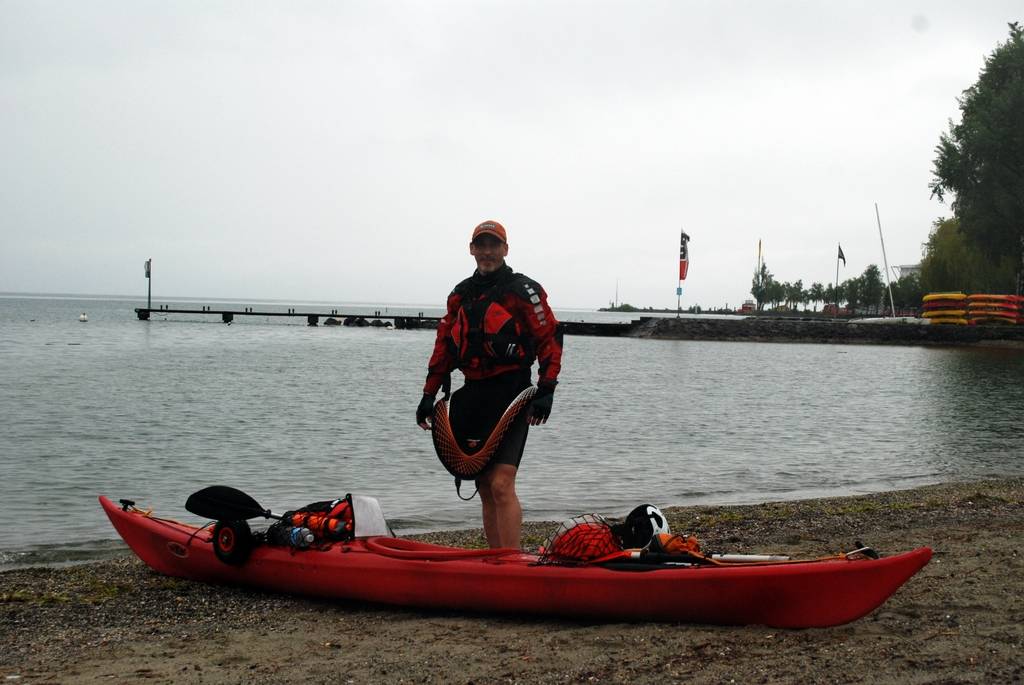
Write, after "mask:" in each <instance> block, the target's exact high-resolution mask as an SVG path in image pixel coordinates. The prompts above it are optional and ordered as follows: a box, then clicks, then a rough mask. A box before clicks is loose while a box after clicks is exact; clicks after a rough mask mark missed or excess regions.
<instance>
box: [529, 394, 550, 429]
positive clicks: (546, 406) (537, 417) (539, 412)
mask: <svg viewBox="0 0 1024 685" xmlns="http://www.w3.org/2000/svg"><path fill="white" fill-rule="evenodd" d="M554 399H555V387H554V386H553V385H538V386H537V394H536V395H534V396H533V401H532V402H530V425H531V426H536V425H538V424H541V423H547V421H548V417H549V416H551V403H552V402H553V401H554Z"/></svg>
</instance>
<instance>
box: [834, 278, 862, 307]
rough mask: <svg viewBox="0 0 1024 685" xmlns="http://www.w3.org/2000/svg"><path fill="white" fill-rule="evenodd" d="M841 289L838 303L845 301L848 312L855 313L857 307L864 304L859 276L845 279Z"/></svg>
mask: <svg viewBox="0 0 1024 685" xmlns="http://www.w3.org/2000/svg"><path fill="white" fill-rule="evenodd" d="M841 287H842V294H841V295H840V297H839V301H840V302H842V301H843V300H844V299H845V300H846V306H847V307H849V308H850V311H856V309H857V307H859V306H861V305H862V304H863V303H864V288H863V284H862V283H861V278H860V276H855V277H854V278H848V279H846V280H845V281H843V284H842V286H841Z"/></svg>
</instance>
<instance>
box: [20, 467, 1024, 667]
mask: <svg viewBox="0 0 1024 685" xmlns="http://www.w3.org/2000/svg"><path fill="white" fill-rule="evenodd" d="M168 513H172V512H168ZM580 513H583V512H580ZM607 513H615V512H607ZM621 513H622V514H625V513H626V512H621ZM666 513H667V514H668V515H669V521H670V523H671V525H672V528H673V530H674V531H676V532H681V531H692V532H694V533H695V534H696V535H697V536H698V538H700V540H701V542H702V545H703V547H704V548H705V549H714V550H720V551H733V552H753V551H759V552H760V551H771V552H784V553H790V554H794V555H819V554H830V553H834V552H838V551H843V550H847V549H852V548H853V546H854V545H855V544H856V541H858V540H859V541H863V542H864V543H866V544H869V545H871V546H873V547H875V548H876V549H877V550H879V551H880V552H882V553H883V554H892V553H896V552H901V551H905V550H908V549H911V548H914V547H919V546H921V545H928V546H930V547H932V548H933V549H934V551H935V556H934V558H933V560H932V562H931V563H930V564H929V565H928V566H927V567H925V568H924V569H923V570H922V571H921V572H920V573H919V574H918V575H916V576H915V577H914V578H912V579H911V580H910V581H909V582H908V583H907V584H906V585H905V586H904V587H903V588H901V589H900V590H899V591H898V592H897V593H896V594H895V595H894V596H893V597H892V598H891V599H890V600H889V601H888V602H886V603H885V604H884V605H883V606H882V607H880V608H879V609H877V610H876V611H874V612H873V613H871V614H869V615H868V616H866V617H864V618H862V619H860V620H858V621H855V622H853V623H850V624H847V625H844V626H838V627H835V628H827V629H809V630H779V629H772V628H765V627H762V626H748V627H719V626H706V625H687V624H670V623H663V624H649V623H648V624H643V623H640V624H636V623H601V622H595V621H586V622H584V621H571V620H564V619H550V618H535V617H522V616H483V615H472V614H464V613H453V612H436V611H418V610H404V609H394V608H386V607H381V606H372V605H366V604H359V603H352V602H327V601H318V600H309V599H303V598H297V597H289V596H283V595H275V594H267V593H261V592H254V591H251V590H243V589H237V588H228V587H216V586H208V585H203V584H199V583H193V582H190V581H183V580H178V579H174V578H168V577H165V576H160V575H157V574H155V573H153V572H152V571H150V570H149V569H148V568H146V567H145V566H144V565H143V564H142V563H141V562H139V561H137V560H136V559H135V558H134V557H133V556H130V555H126V556H124V557H122V558H118V559H115V560H112V561H105V562H100V563H95V564H88V565H83V566H77V567H71V568H64V569H27V570H18V571H9V572H6V573H2V574H0V678H4V679H5V682H31V683H43V682H46V683H92V682H103V683H121V682H152V683H303V684H311V683H332V684H334V683H339V682H340V683H348V682H353V683H371V682H374V683H375V682H438V683H471V682H472V683H496V682H503V683H504V682H545V683H546V682H559V683H564V682H584V683H593V682H638V683H663V682H687V683H721V682H738V683H779V682H786V683H806V682H841V683H846V682H898V683H954V682H990V683H991V682H999V683H1003V682H1019V681H1021V680H1024V665H1022V664H1024V657H1022V654H1021V647H1022V643H1024V560H1022V557H1021V550H1020V549H1019V547H1020V544H1021V541H1022V540H1024V479H1002V480H997V481H987V482H982V483H959V484H946V485H937V486H928V487H923V488H917V489H914V490H905V491H896V492H888V493H880V494H873V495H865V496H857V497H843V498H829V499H816V500H805V501H800V502H783V503H767V504H761V505H752V506H729V507H725V506H722V507H712V506H701V507H682V508H673V509H668V510H666ZM555 525H556V524H554V523H532V524H528V525H527V526H526V530H525V533H526V535H525V538H524V544H525V546H527V547H531V546H533V547H535V546H536V545H537V544H539V543H540V542H541V541H542V540H543V539H544V538H545V537H546V536H547V535H548V534H549V533H550V532H551V531H552V530H553V529H554V527H555ZM417 537H420V538H423V539H427V540H430V541H433V542H440V543H446V544H460V545H467V546H479V545H480V544H481V542H482V538H481V534H480V531H479V530H467V531H458V532H446V533H437V534H431V535H425V536H417Z"/></svg>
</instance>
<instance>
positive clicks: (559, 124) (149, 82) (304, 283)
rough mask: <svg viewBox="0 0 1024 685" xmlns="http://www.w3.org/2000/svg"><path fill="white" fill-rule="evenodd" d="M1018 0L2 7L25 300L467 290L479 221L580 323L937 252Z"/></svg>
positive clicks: (2, 228) (16, 274)
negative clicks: (933, 237)
mask: <svg viewBox="0 0 1024 685" xmlns="http://www.w3.org/2000/svg"><path fill="white" fill-rule="evenodd" d="M1020 20H1024V9H1022V5H1021V4H1020V1H1019V0H1014V1H1013V2H1010V1H1007V2H1000V1H986V0H981V1H980V2H970V3H968V2H963V0H954V1H950V2H945V1H943V2H936V1H933V0H930V1H927V2H925V1H922V2H824V1H823V2H753V1H750V2H720V1H716V2H696V1H685V2H684V1H679V2H639V1H632V2H600V1H593V0H588V1H581V2H566V1H561V0H543V1H539V2H523V1H516V2H512V1H511V0H509V1H506V2H484V1H481V2H401V1H387V0H374V1H367V2H340V1H339V2H280V3H264V2H253V1H252V0H246V1H245V2H237V3H235V2H219V3H218V2H167V1H165V0H160V1H143V0H124V1H121V2H102V1H97V0H87V1H86V0H83V1H77V0H67V1H65V2H44V1H39V0H32V1H26V2H20V1H11V0H0V239H2V243H0V291H16V292H74V293H97V294H140V295H144V294H145V289H146V284H145V279H144V277H143V268H142V263H143V261H144V260H145V259H146V258H149V257H152V258H153V264H154V267H153V268H154V281H153V286H154V296H155V297H160V296H173V295H177V296H195V297H210V298H217V297H238V298H253V299H254V300H256V299H262V298H273V299H285V300H296V301H299V300H324V301H330V302H338V303H341V302H370V303H413V304H425V305H431V304H432V305H440V304H441V303H442V302H443V301H444V298H445V296H446V295H447V293H448V292H449V291H450V289H451V287H452V285H454V283H455V282H456V281H458V280H461V279H462V278H464V277H465V276H468V275H469V274H470V273H471V272H472V269H473V262H472V258H471V257H470V255H469V253H468V242H469V237H470V232H471V230H472V228H473V226H475V225H476V224H477V223H478V222H479V221H481V220H483V219H497V220H498V221H501V222H502V223H503V224H504V225H505V226H506V228H507V229H508V232H509V245H510V254H509V257H508V261H509V263H510V264H511V265H512V266H513V267H514V268H515V269H516V270H517V271H522V272H524V273H526V274H528V275H529V276H531V277H533V278H535V279H536V280H538V281H540V282H541V283H542V284H543V285H544V287H545V289H546V290H547V291H548V293H549V299H550V301H551V303H552V305H554V306H555V307H556V308H575V307H579V308H592V307H599V306H605V305H607V304H608V301H609V300H611V299H612V298H613V297H614V296H615V288H616V282H617V283H618V292H619V299H620V301H626V302H630V303H632V304H634V305H638V306H647V305H651V306H655V307H674V306H675V304H676V296H675V289H676V285H677V277H678V268H677V265H678V244H679V231H680V229H684V230H685V231H686V232H687V233H688V234H689V235H690V236H691V238H692V242H691V244H690V258H691V259H690V271H689V276H688V277H687V280H686V282H685V283H684V295H683V305H684V306H688V305H691V304H701V305H703V306H704V307H709V306H715V305H723V304H725V303H728V304H729V305H730V306H733V307H735V306H738V305H739V304H740V302H742V300H743V299H744V298H747V297H749V296H750V295H749V289H750V282H751V278H752V275H753V271H754V268H755V262H756V259H757V245H758V240H763V244H764V251H765V258H766V261H767V263H768V267H769V269H770V270H771V271H772V273H773V274H774V275H775V277H776V278H777V279H778V280H791V281H795V280H797V279H803V281H804V284H805V286H808V285H810V283H811V282H812V281H820V282H822V283H828V282H831V281H832V280H833V279H834V277H835V267H836V245H837V243H841V244H842V247H843V251H844V252H845V254H846V257H847V266H846V267H845V268H842V269H841V271H840V280H843V279H845V278H849V277H850V276H855V275H858V274H860V273H861V272H862V271H863V270H864V268H865V267H866V266H867V265H868V264H871V263H875V264H878V265H879V266H881V265H882V251H881V247H880V245H879V236H878V228H877V225H876V223H875V203H876V202H877V203H878V206H879V209H880V212H881V220H882V228H883V230H884V235H885V245H886V248H887V252H888V257H889V263H890V265H895V264H909V263H916V262H918V261H919V260H920V257H921V244H922V243H923V242H924V241H925V240H926V239H927V236H928V232H929V229H930V227H931V223H932V222H933V221H934V220H935V219H936V218H937V217H939V216H946V215H949V214H950V210H949V208H948V206H947V205H942V204H940V203H939V202H938V201H937V200H933V199H930V198H929V189H928V183H929V181H930V179H931V168H932V160H933V158H934V155H935V153H934V148H935V145H936V144H937V142H938V139H939V135H940V133H942V132H943V131H945V130H946V128H947V125H948V121H949V119H950V118H958V109H957V97H958V96H959V95H960V93H961V91H963V90H964V89H965V88H967V87H969V86H970V85H971V84H972V83H974V81H975V80H976V79H977V77H978V72H979V70H980V69H981V67H982V64H983V59H984V57H985V56H986V55H988V54H989V53H990V52H991V51H992V50H993V49H994V48H995V46H996V44H997V43H998V42H1001V41H1004V40H1006V38H1007V36H1008V29H1007V23H1008V22H1010V21H1020Z"/></svg>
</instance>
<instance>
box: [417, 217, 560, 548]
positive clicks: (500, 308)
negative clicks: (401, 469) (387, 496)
mask: <svg viewBox="0 0 1024 685" xmlns="http://www.w3.org/2000/svg"><path fill="white" fill-rule="evenodd" d="M469 253H470V254H471V255H473V258H474V259H475V260H476V271H475V272H474V273H473V275H472V276H470V277H469V278H467V279H466V280H464V281H462V282H461V283H459V284H458V285H456V286H455V289H454V290H452V292H451V294H450V295H449V296H448V309H447V312H446V314H445V316H444V318H442V319H441V323H440V324H438V327H437V340H436V341H435V343H434V353H433V354H432V355H431V357H430V362H429V364H428V367H427V381H426V383H425V384H424V386H423V398H422V399H421V400H420V403H419V407H418V408H417V409H416V423H417V424H419V425H420V427H421V428H423V429H424V430H429V428H430V424H429V423H428V419H429V418H430V417H431V414H432V411H433V407H434V397H435V396H436V395H437V391H438V390H440V388H441V386H442V384H443V383H444V381H445V379H446V378H447V377H448V375H449V374H450V373H451V372H452V371H453V370H454V369H459V370H461V371H462V374H463V376H465V383H464V385H463V386H462V387H461V388H459V390H457V391H456V392H455V393H454V394H453V395H452V402H451V424H452V429H453V432H454V433H455V435H456V436H457V437H458V440H459V442H460V444H461V445H462V446H463V448H464V449H468V450H473V449H475V448H477V447H478V446H479V445H481V444H483V443H484V442H485V441H486V440H487V437H488V436H489V435H490V433H491V431H492V430H493V429H494V427H495V425H496V424H497V423H498V420H499V419H500V418H501V415H502V414H503V413H504V411H505V409H506V408H507V407H508V406H509V404H510V403H511V402H512V401H513V400H514V399H515V398H516V397H517V396H518V395H519V393H521V392H522V391H523V390H524V389H526V388H528V387H530V385H531V368H532V367H533V362H534V361H537V362H538V365H539V368H538V379H537V393H536V395H535V396H534V398H533V401H532V402H531V404H530V406H529V407H528V408H527V409H526V410H525V411H523V413H522V414H520V415H519V417H518V418H517V419H516V420H515V421H514V422H513V424H512V426H511V427H510V428H509V429H508V432H507V433H506V434H505V437H504V439H503V440H502V442H501V444H500V445H499V446H498V448H497V450H496V452H495V454H494V457H493V458H492V459H491V462H490V464H489V466H488V467H487V468H486V469H485V470H484V471H483V472H482V473H481V474H480V475H479V476H477V479H476V487H477V490H478V491H479V492H480V501H481V504H482V507H483V520H484V534H485V535H486V536H487V544H489V545H490V546H491V547H511V548H517V549H518V548H519V538H520V530H521V528H522V523H523V511H522V508H521V507H520V505H519V498H518V496H517V495H516V474H517V473H518V470H519V462H520V460H521V459H522V456H523V449H524V447H525V446H526V434H527V431H528V430H529V427H530V426H531V425H534V426H535V425H538V424H542V423H546V422H547V420H548V416H550V414H551V404H552V400H553V399H554V392H555V386H556V385H557V384H558V372H559V371H560V370H561V365H562V346H561V343H560V341H559V338H558V337H557V336H556V328H557V327H558V321H556V320H555V315H554V314H553V313H552V312H551V308H550V307H549V306H548V302H547V294H546V293H545V292H544V289H543V288H542V287H541V286H540V284H539V283H537V282H536V281H533V280H531V279H529V278H527V277H526V276H524V275H522V274H518V273H515V272H513V271H512V269H511V268H510V267H509V266H508V265H507V264H506V263H505V256H506V255H508V237H507V234H506V232H505V228H504V227H503V226H502V225H501V224H499V223H498V222H497V221H485V222H483V223H482V224H480V225H479V226H477V227H476V228H475V229H473V237H472V239H471V241H470V243H469Z"/></svg>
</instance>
